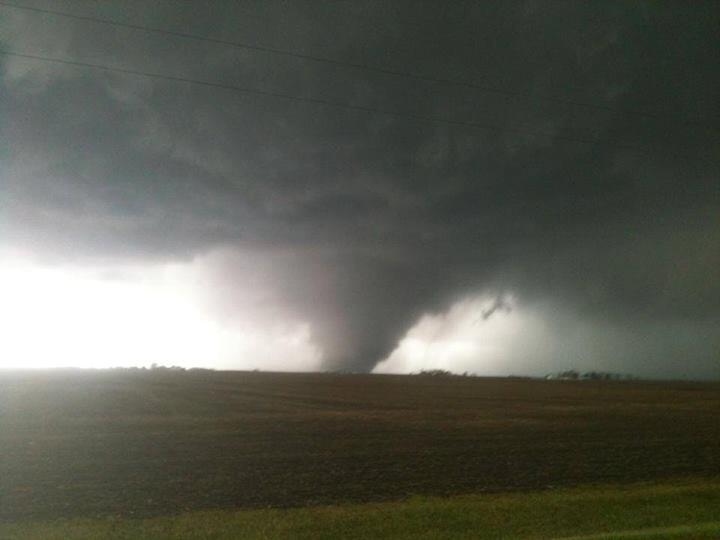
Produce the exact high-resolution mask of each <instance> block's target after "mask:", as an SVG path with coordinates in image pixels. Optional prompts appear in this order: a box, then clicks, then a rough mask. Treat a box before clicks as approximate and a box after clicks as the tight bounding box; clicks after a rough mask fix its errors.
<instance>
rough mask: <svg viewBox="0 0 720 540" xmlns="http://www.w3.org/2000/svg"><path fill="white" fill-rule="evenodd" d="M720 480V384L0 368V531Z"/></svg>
mask: <svg viewBox="0 0 720 540" xmlns="http://www.w3.org/2000/svg"><path fill="white" fill-rule="evenodd" d="M718 476H720V384H717V383H713V384H710V383H707V384H700V383H660V382H654V383H649V382H601V381H572V382H571V381H543V380H529V379H491V378H473V377H420V376H412V377H410V376H379V375H374V376H373V375H331V374H270V373H245V372H168V371H145V372H143V371H137V372H123V371H98V372H92V371H57V372H35V373H31V372H22V373H21V372H16V373H13V372H5V373H0V520H3V521H14V520H27V519H36V518H40V519H45V518H56V517H76V516H152V515H161V514H168V513H175V512H181V511H185V510H195V509H207V508H229V507H265V506H302V505H313V504H324V503H339V502H350V501H378V500H388V499H396V498H403V497H406V496H408V495H411V494H441V495H442V494H455V493H478V492H483V491H506V490H525V489H535V488H545V487H558V486H569V485H576V484H588V483H596V482H597V483H606V482H631V481H638V480H660V479H669V478H676V477H695V478H718Z"/></svg>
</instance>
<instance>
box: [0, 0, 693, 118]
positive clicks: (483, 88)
mask: <svg viewBox="0 0 720 540" xmlns="http://www.w3.org/2000/svg"><path fill="white" fill-rule="evenodd" d="M0 6H4V7H9V8H13V9H20V10H25V11H31V12H36V13H43V14H46V15H54V16H58V17H66V18H69V19H76V20H80V21H86V22H92V23H97V24H105V25H109V26H117V27H120V28H128V29H131V30H139V31H143V32H149V33H154V34H159V35H165V36H172V37H179V38H183V39H191V40H195V41H203V42H207V43H214V44H216V45H224V46H229V47H235V48H238V49H246V50H251V51H256V52H262V53H267V54H274V55H279V56H286V57H291V58H298V59H302V60H307V61H313V62H319V63H324V64H328V65H333V66H340V67H346V68H352V69H359V70H364V71H368V72H374V73H380V74H384V75H392V76H396V77H403V78H407V79H413V80H417V81H423V82H431V83H436V84H447V85H451V86H456V87H463V88H470V89H473V90H476V91H479V92H485V93H491V94H498V95H505V96H510V97H514V98H521V99H528V100H532V101H544V102H549V103H556V104H560V105H569V106H572V107H580V108H585V109H591V110H596V111H603V112H606V113H607V112H610V113H619V114H626V115H632V116H639V117H644V118H652V119H667V118H672V119H676V120H677V119H679V120H681V121H683V122H690V123H693V124H702V123H703V122H701V121H700V120H698V119H689V118H681V117H679V116H677V115H669V114H658V113H650V112H643V111H635V110H629V109H620V108H616V107H611V106H609V105H599V104H596V103H588V102H585V101H576V100H570V99H564V98H557V97H553V96H536V95H533V94H528V93H525V92H517V91H513V90H506V89H503V88H497V87H492V86H487V85H481V84H478V83H475V82H471V81H463V80H457V79H448V78H443V77H435V76H430V75H423V74H419V73H415V72H412V71H402V70H395V69H389V68H384V67H380V66H373V65H370V64H363V63H358V62H348V61H344V60H337V59H334V58H329V57H324V56H315V55H310V54H304V53H298V52H293V51H290V50H287V49H278V48H275V47H266V46H262V45H255V44H251V43H241V42H237V41H229V40H224V39H217V38H211V37H206V36H199V35H197V34H190V33H187V32H178V31H174V30H164V29H162V28H154V27H149V26H143V25H139V24H131V23H124V22H119V21H112V20H109V19H102V18H99V17H92V16H88V15H74V14H71V13H65V12H62V11H55V10H51V9H43V8H37V7H30V6H21V5H18V4H13V3H9V2H4V1H0Z"/></svg>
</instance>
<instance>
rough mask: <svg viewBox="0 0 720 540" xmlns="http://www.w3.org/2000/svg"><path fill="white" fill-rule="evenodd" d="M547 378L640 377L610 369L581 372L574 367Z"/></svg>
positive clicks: (609, 379) (575, 379) (616, 378)
mask: <svg viewBox="0 0 720 540" xmlns="http://www.w3.org/2000/svg"><path fill="white" fill-rule="evenodd" d="M545 378H546V379H561V380H566V381H568V380H569V381H632V380H637V379H638V377H636V376H634V375H628V374H626V373H613V372H609V371H586V372H585V373H580V372H579V371H576V370H574V369H568V370H566V371H560V372H558V373H551V374H549V375H547V376H546V377H545Z"/></svg>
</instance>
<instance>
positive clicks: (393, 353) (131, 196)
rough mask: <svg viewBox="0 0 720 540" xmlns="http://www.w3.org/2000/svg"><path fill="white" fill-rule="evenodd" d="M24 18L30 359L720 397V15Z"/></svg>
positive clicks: (617, 7) (581, 12)
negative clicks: (593, 383)
mask: <svg viewBox="0 0 720 540" xmlns="http://www.w3.org/2000/svg"><path fill="white" fill-rule="evenodd" d="M15 3H16V4H17V5H22V6H25V7H37V8H41V9H48V10H52V11H58V12H62V13H66V14H72V15H78V16H82V17H91V18H99V19H103V20H110V21H116V22H120V23H123V24H130V25H137V26H145V27H150V28H156V29H163V30H167V31H171V32H177V33H183V34H192V35H195V36H204V37H207V38H211V39H213V40H217V41H225V42H236V43H240V44H245V45H251V46H254V47H256V48H255V49H253V48H247V47H245V48H243V47H233V46H231V45H229V44H227V43H224V44H223V43H217V42H211V41H203V40H193V39H189V38H187V37H181V36H178V35H175V36H173V35H168V34H158V33H153V32H147V31H144V30H141V29H137V28H136V29H132V28H128V27H123V26H112V25H107V24H100V23H98V22H93V21H89V20H81V19H77V18H69V17H62V16H59V15H57V14H51V13H44V12H40V11H31V10H23V9H16V8H12V7H8V6H5V5H0V49H2V51H4V53H3V54H0V160H1V161H0V257H2V260H1V261H0V263H1V264H2V268H0V279H1V280H2V283H1V284H0V287H2V290H3V291H4V295H6V297H9V296H8V295H12V297H13V298H14V301H13V302H11V303H7V302H6V303H5V307H4V308H0V321H2V324H3V326H4V327H5V330H6V332H8V333H12V334H13V335H15V336H16V339H15V346H14V348H12V350H10V349H7V348H5V349H3V350H2V354H3V360H2V361H4V362H5V365H7V366H10V365H12V366H16V365H19V364H21V362H20V361H19V360H14V359H13V358H9V357H8V355H10V354H11V353H12V354H16V355H20V356H22V355H23V354H25V352H26V348H27V347H31V346H35V344H34V342H35V341H37V342H39V343H44V345H43V346H44V348H39V349H38V348H36V349H33V350H35V353H36V354H38V355H46V356H47V358H51V357H52V356H53V354H54V353H55V352H56V351H57V350H58V348H61V347H65V351H66V353H65V358H70V357H72V355H73V354H75V353H78V349H79V348H82V347H86V346H88V345H87V343H88V341H87V340H88V339H90V338H92V340H91V344H94V345H92V346H88V347H89V348H87V350H86V353H87V354H88V355H95V356H102V355H104V354H108V355H111V356H112V358H113V359H112V362H110V361H109V362H110V364H114V365H117V364H126V365H133V364H147V363H150V362H151V361H153V359H155V358H157V359H161V360H162V361H164V362H167V363H174V362H173V359H177V363H180V364H182V363H185V364H187V365H208V366H211V367H223V368H248V367H258V368H261V369H279V370H282V369H293V370H297V369H300V370H302V369H308V370H317V369H332V370H336V369H338V370H347V371H371V370H373V369H375V370H376V371H389V372H407V371H412V370H417V369H423V368H431V367H432V368H445V369H453V370H455V371H471V372H477V373H481V374H508V373H514V374H541V373H545V372H549V371H553V370H556V369H568V368H575V369H580V370H585V369H600V370H609V371H619V372H624V373H635V374H639V375H643V376H656V377H692V378H717V377H720V271H719V270H718V269H720V167H719V159H718V158H719V157H720V69H718V58H720V33H718V28H719V27H720V4H718V3H717V2H712V1H711V2H700V1H698V2H693V3H687V2H677V3H673V2H658V1H652V2H626V1H624V0H623V1H618V2H610V1H602V2H580V1H572V2H571V1H547V2H542V1H507V2H472V1H456V2H431V1H418V0H412V1H393V2H383V1H379V0H378V1H375V0H359V1H357V2H355V1H353V2H350V1H334V2H331V1H317V2H314V1H313V2H311V1H298V2H289V1H281V0H269V1H247V2H239V1H238V2H236V1H224V2H221V1H216V2H211V3H201V2H177V1H174V0H173V1H158V2H147V1H145V0H134V1H129V0H127V1H122V2H120V1H117V0H98V1H92V2H91V1H82V0H81V1H78V0H53V1H52V2H50V1H40V0H32V1H31V0H17V2H15ZM258 48H260V49H264V50H258ZM267 49H273V50H279V51H286V52H289V53H292V54H277V53H273V52H270V51H268V50H267ZM8 52H12V53H16V54H21V55H30V56H35V57H43V58H48V59H55V60H62V61H70V62H80V63H85V64H94V65H96V66H105V67H109V68H117V69H119V70H126V71H127V70H129V71H135V72H143V73H146V74H156V75H158V76H157V77H151V76H142V75H137V74H132V73H127V72H122V71H112V70H105V69H99V68H97V67H96V68H92V67H87V66H79V65H71V64H67V63H57V62H48V61H43V60H39V59H37V58H34V59H33V58H27V57H22V56H17V55H8V54H5V53H8ZM298 55H300V56H305V57H307V56H311V57H321V58H325V59H331V60H333V61H337V62H335V63H333V62H320V61H315V60H311V59H309V58H302V57H298ZM343 63H345V64H347V65H343ZM351 64H352V65H351ZM358 65H363V66H371V67H373V68H380V69H363V68H360V67H358ZM383 70H384V72H383ZM390 72H396V73H390ZM398 73H402V74H405V75H401V74H398ZM160 76H164V77H166V78H162V77H160ZM168 77H169V78H174V79H175V80H170V79H168ZM179 79H184V80H185V81H181V80H179ZM192 81H196V82H197V81H199V82H203V83H212V84H211V85H207V84H196V83H194V82H192ZM451 81H455V82H456V84H453V83H452V82H451ZM213 85H214V86H213ZM238 88H243V89H247V90H251V91H252V92H250V93H248V92H242V91H239V90H238ZM255 91H258V92H259V93H255ZM267 94H270V95H267ZM284 96H285V97H284ZM296 98H301V99H299V100H298V99H296ZM323 102H324V103H323ZM58 276H64V277H58ZM53 283H55V285H53ZM53 287H54V288H53ZM138 291H145V292H138ZM168 291H169V292H168ZM166 293H167V294H166ZM133 295H135V296H133ZM133 298H136V300H137V301H135V300H133ZM168 298H170V300H168ZM148 299H151V300H148ZM168 302H170V304H168ZM172 302H180V303H181V304H182V306H185V307H182V306H181V307H178V306H180V304H177V305H176V304H173V303H172ZM119 305H122V306H123V307H122V309H120V308H118V307H117V306H119ZM188 305H191V307H187V306H188ZM73 306H75V307H73ZM77 306H80V307H81V308H82V309H81V310H80V311H82V313H84V315H82V314H81V315H78V313H80V311H78V309H79V308H78V307H77ZM153 306H154V307H153ZM168 306H170V307H168ZM186 307H187V309H188V310H190V311H192V313H195V314H197V313H199V314H200V315H201V318H202V321H203V322H202V324H203V325H204V326H203V328H205V327H207V328H206V330H207V331H205V330H204V331H203V332H204V333H203V334H202V335H203V338H202V339H199V340H196V342H194V343H195V345H194V348H193V347H187V346H185V342H184V341H183V339H184V337H183V336H187V335H190V334H192V333H193V332H194V330H193V328H195V326H193V325H195V324H196V323H194V322H192V321H194V320H196V319H193V317H195V315H192V316H190V315H188V316H187V317H185V318H183V317H184V315H182V313H185V312H184V311H183V310H185V309H186ZM73 310H74V311H73ZM193 310H194V311H193ZM190 311H188V313H190ZM88 313H91V317H90V318H88V316H87V314H88ZM170 313H172V314H174V315H173V317H174V316H175V315H177V317H176V318H173V317H169V316H168V314H170ZM72 314H75V315H77V318H76V320H75V319H73V317H74V316H75V315H72ZM178 314H180V315H178ZM71 315H72V316H71ZM120 315H122V316H120ZM83 317H84V318H83ZM63 320H75V324H76V326H82V325H84V324H88V323H87V322H86V321H88V320H92V321H93V327H92V328H79V329H77V333H75V334H67V332H66V331H63V332H60V333H59V334H58V335H57V336H55V338H53V339H55V341H53V340H51V339H49V338H48V336H46V335H42V334H43V332H45V333H47V330H43V329H47V328H50V327H57V325H58V324H59V322H61V321H63ZM198 320H199V319H198ZM84 321H85V322H84ZM41 322H42V324H41ZM198 324H199V323H198ZM131 328H135V330H137V332H139V333H143V335H145V334H151V335H154V336H155V337H156V338H157V337H158V336H159V337H160V338H161V341H157V340H156V341H155V342H154V343H156V345H154V348H152V349H151V350H143V351H140V350H138V349H137V348H133V347H132V342H133V339H134V338H133V336H136V335H139V334H137V332H136V333H133V332H134V330H133V332H131V331H130V330H129V329H131ZM195 329H196V328H195ZM208 329H209V330H208ZM38 334H40V335H38ZM60 334H62V335H60ZM18 335H22V336H24V337H22V339H21V338H17V336H18ZM33 336H34V337H33ZM79 336H84V337H82V338H81V337H79ZM174 342H177V343H180V344H181V345H182V346H181V347H177V346H175V347H173V346H172V344H173V343H174ZM128 343H129V344H130V345H128ZM157 343H160V344H159V345H157ZM177 343H176V345H177ZM163 344H166V345H167V348H165V346H164V345H163ZM118 351H120V353H122V354H120V353H119V352H118ZM178 351H180V352H178ZM213 351H214V352H213ZM218 351H220V352H218ZM223 351H224V352H223ZM181 353H182V354H181ZM78 354H79V353H78ZM177 354H181V356H182V355H185V356H183V357H182V358H180V357H177V358H176V356H174V355H177ZM113 355H114V356H113ZM28 358H29V356H28ZM63 362H64V363H65V364H66V363H67V362H66V361H65V360H63ZM43 365H53V361H52V360H47V361H46V362H44V363H43Z"/></svg>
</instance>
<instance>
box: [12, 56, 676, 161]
mask: <svg viewBox="0 0 720 540" xmlns="http://www.w3.org/2000/svg"><path fill="white" fill-rule="evenodd" d="M0 54H3V55H6V56H14V57H17V58H24V59H29V60H36V61H41V62H48V63H55V64H64V65H70V66H76V67H84V68H92V69H97V70H102V71H109V72H116V73H123V74H126V75H134V76H139V77H149V78H153V79H160V80H165V81H171V82H180V83H187V84H194V85H198V86H204V87H208V88H220V89H224V90H232V91H234V92H239V93H242V94H247V95H256V96H265V97H272V98H277V99H284V100H288V101H294V102H299V103H311V104H314V105H321V106H327V107H334V108H337V109H346V110H350V111H359V112H365V113H371V114H380V115H386V116H392V117H395V118H404V119H409V120H414V121H417V122H423V123H431V124H442V125H450V126H461V127H469V128H476V129H482V130H486V131H494V132H500V133H502V132H506V131H515V132H519V131H522V133H523V134H524V135H528V133H527V131H525V130H520V129H518V128H513V127H504V126H497V125H491V124H484V123H480V122H473V121H469V120H453V119H448V118H440V117H435V116H426V115H422V114H417V113H413V112H405V111H394V110H390V109H379V108H375V107H368V106H364V105H352V104H350V103H343V102H339V101H330V100H326V99H320V98H312V97H304V96H296V95H293V94H286V93H282V92H271V91H267V90H259V89H256V88H247V87H243V86H236V85H232V84H225V83H218V82H212V81H203V80H199V79H190V78H186V77H177V76H174V75H165V74H162V73H155V72H150V71H141V70H135V69H128V68H121V67H112V66H106V65H103V64H95V63H91V62H82V61H78V60H68V59H64V58H51V57H48V56H40V55H35V54H27V53H20V52H16V51H8V50H3V49H0ZM529 135H531V136H534V137H540V136H545V137H548V138H549V139H552V140H558V141H568V142H574V143H580V144H588V145H596V144H598V143H600V142H601V141H599V140H596V139H584V138H579V137H570V136H565V135H550V134H547V133H529ZM613 147H614V148H618V149H624V150H632V151H635V152H641V153H648V152H649V151H650V150H653V149H652V148H650V147H642V146H632V145H620V144H615V145H613ZM663 152H664V153H665V154H667V153H668V152H667V151H666V150H665V149H663ZM671 153H673V154H674V152H671ZM675 155H680V154H675ZM684 157H688V158H689V156H684Z"/></svg>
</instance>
